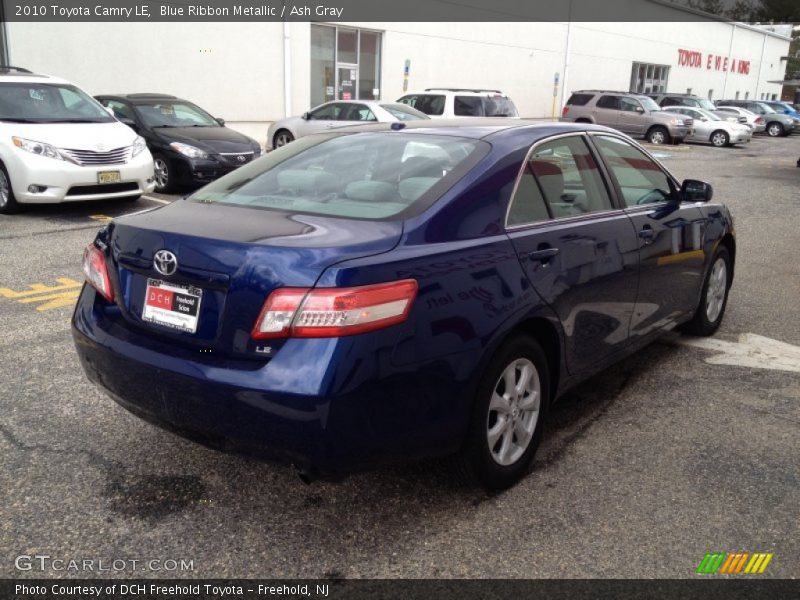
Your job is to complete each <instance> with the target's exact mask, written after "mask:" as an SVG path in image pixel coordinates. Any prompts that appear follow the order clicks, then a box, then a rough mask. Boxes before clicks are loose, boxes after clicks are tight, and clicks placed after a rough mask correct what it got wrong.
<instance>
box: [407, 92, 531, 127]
mask: <svg viewBox="0 0 800 600" xmlns="http://www.w3.org/2000/svg"><path fill="white" fill-rule="evenodd" d="M397 101H398V102H402V103H403V104H408V105H409V106H411V107H413V108H416V109H417V110H419V111H422V112H424V113H425V114H426V115H428V116H429V117H431V118H432V119H452V118H456V117H458V118H460V117H510V118H519V115H518V114H517V107H516V106H514V103H513V102H512V101H511V98H509V97H508V96H506V95H505V94H504V93H503V92H501V91H500V90H476V89H462V88H427V89H426V90H425V91H424V92H414V93H411V94H406V95H405V96H403V97H402V98H400V99H398V100H397Z"/></svg>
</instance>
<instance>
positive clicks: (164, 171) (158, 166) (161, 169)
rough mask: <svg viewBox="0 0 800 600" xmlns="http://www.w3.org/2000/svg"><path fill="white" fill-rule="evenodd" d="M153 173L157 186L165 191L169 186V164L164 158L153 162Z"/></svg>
mask: <svg viewBox="0 0 800 600" xmlns="http://www.w3.org/2000/svg"><path fill="white" fill-rule="evenodd" d="M153 171H154V174H153V175H154V176H155V178H156V185H157V186H158V188H159V189H165V188H166V187H167V185H169V169H168V168H167V162H166V161H165V160H164V159H163V158H156V159H154V160H153Z"/></svg>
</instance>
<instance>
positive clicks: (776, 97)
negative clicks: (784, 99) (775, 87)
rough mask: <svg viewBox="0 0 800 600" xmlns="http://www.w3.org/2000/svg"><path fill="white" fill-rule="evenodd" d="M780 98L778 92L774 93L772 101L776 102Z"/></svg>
mask: <svg viewBox="0 0 800 600" xmlns="http://www.w3.org/2000/svg"><path fill="white" fill-rule="evenodd" d="M777 99H778V94H772V101H773V102H775V101H776V100H777Z"/></svg>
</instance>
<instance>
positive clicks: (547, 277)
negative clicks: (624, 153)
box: [506, 133, 639, 373]
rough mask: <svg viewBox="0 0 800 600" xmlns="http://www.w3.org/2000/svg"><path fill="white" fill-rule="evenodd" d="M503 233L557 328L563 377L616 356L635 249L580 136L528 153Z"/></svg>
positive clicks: (629, 300)
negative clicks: (560, 334)
mask: <svg viewBox="0 0 800 600" xmlns="http://www.w3.org/2000/svg"><path fill="white" fill-rule="evenodd" d="M506 226H507V231H508V235H509V237H510V238H511V241H512V243H513V245H514V248H515V250H516V252H517V255H518V257H519V261H520V263H521V265H522V268H523V270H524V271H525V274H526V276H527V277H528V279H529V281H530V283H531V284H532V286H533V288H534V289H535V290H536V292H537V293H538V294H539V295H540V296H541V298H542V299H543V300H544V301H545V302H546V303H547V304H548V305H549V306H550V307H551V308H552V309H553V311H554V312H555V313H556V314H557V315H558V318H559V320H560V322H561V324H562V327H563V331H564V339H565V359H566V366H567V368H568V369H569V371H570V372H571V373H579V372H585V371H590V370H592V367H593V365H595V364H597V363H599V362H601V361H602V360H603V359H605V358H607V357H609V356H610V355H612V354H614V353H615V352H616V351H618V350H621V349H622V348H623V347H624V346H625V345H626V344H627V343H628V330H629V326H630V320H631V316H632V314H633V308H634V304H635V302H636V287H637V281H638V275H637V268H638V259H639V258H638V242H637V238H636V233H635V232H634V229H633V226H632V224H631V221H630V219H629V218H628V217H627V215H626V214H625V212H624V211H623V210H621V209H620V208H617V207H615V206H614V205H613V203H612V199H611V195H610V194H609V191H608V188H607V185H606V181H605V180H604V178H603V176H602V175H601V172H600V170H599V168H598V163H597V161H596V159H595V157H594V156H593V154H592V152H591V150H590V148H589V146H588V144H587V141H586V138H585V135H584V134H583V133H576V134H568V135H564V136H558V137H556V138H550V139H548V140H545V141H543V142H539V143H537V144H536V145H534V146H533V148H532V149H531V151H530V152H529V154H528V157H527V159H526V161H525V164H524V166H523V169H522V172H521V174H520V176H519V180H518V181H517V185H516V188H515V192H514V196H513V198H512V202H511V205H510V206H509V212H508V216H507V222H506Z"/></svg>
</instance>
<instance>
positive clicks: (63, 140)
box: [0, 121, 136, 152]
mask: <svg viewBox="0 0 800 600" xmlns="http://www.w3.org/2000/svg"><path fill="white" fill-rule="evenodd" d="M0 129H2V130H3V134H4V135H8V136H18V137H22V138H26V139H29V140H33V141H36V142H44V143H45V144H50V145H52V146H55V147H56V148H69V149H71V150H92V151H94V152H98V151H101V152H103V151H106V150H113V149H114V148H121V147H123V146H130V145H131V144H132V143H133V140H135V139H136V133H134V131H133V130H132V129H131V128H130V127H127V126H125V125H123V124H122V123H119V122H118V121H114V122H113V123H2V124H0Z"/></svg>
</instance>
